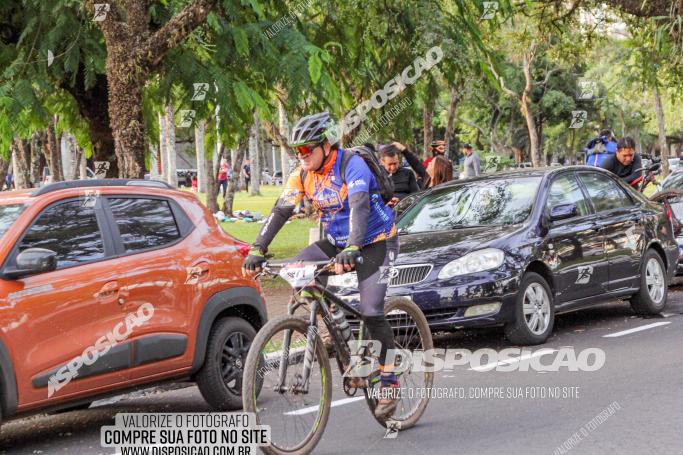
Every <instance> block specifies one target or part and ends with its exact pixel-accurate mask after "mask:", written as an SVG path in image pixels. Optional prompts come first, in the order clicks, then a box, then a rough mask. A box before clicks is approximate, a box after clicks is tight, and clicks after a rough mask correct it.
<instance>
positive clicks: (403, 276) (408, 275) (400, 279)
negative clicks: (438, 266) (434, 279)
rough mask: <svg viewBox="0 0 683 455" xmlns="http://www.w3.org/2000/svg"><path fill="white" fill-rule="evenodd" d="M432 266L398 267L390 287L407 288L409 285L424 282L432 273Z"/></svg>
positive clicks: (394, 271)
mask: <svg viewBox="0 0 683 455" xmlns="http://www.w3.org/2000/svg"><path fill="white" fill-rule="evenodd" d="M433 267H434V266H433V265H432V264H410V265H397V266H394V269H393V270H392V277H391V281H389V286H390V287H396V286H405V285H407V284H417V283H419V282H421V281H424V280H425V279H426V278H427V275H429V272H431V271H432V268H433Z"/></svg>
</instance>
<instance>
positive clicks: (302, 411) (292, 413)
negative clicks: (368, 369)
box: [285, 396, 365, 416]
mask: <svg viewBox="0 0 683 455" xmlns="http://www.w3.org/2000/svg"><path fill="white" fill-rule="evenodd" d="M360 400H365V396H362V397H351V398H343V399H341V400H337V401H333V402H332V403H330V407H332V408H334V407H335V406H341V405H343V404H349V403H353V402H354V401H360ZM318 408H319V406H309V407H307V408H303V409H297V410H296V411H290V412H285V415H286V416H300V415H303V414H310V413H311V412H316V411H317V410H318Z"/></svg>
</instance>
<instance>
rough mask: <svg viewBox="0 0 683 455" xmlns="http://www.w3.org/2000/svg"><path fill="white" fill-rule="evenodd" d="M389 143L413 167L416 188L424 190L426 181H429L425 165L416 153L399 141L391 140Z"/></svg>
mask: <svg viewBox="0 0 683 455" xmlns="http://www.w3.org/2000/svg"><path fill="white" fill-rule="evenodd" d="M391 145H392V146H394V147H395V148H396V150H397V151H398V152H400V153H401V154H402V155H403V158H405V159H406V161H407V162H408V165H409V166H410V167H411V168H413V171H415V174H416V175H417V179H416V180H417V186H418V188H419V189H420V190H424V189H425V188H427V182H428V181H429V176H428V175H427V167H426V166H425V165H424V164H422V162H421V161H420V158H418V157H417V155H415V154H414V153H413V152H411V151H410V150H408V148H407V147H406V146H405V145H403V144H401V143H400V142H392V143H391Z"/></svg>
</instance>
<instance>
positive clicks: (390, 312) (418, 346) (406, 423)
mask: <svg viewBox="0 0 683 455" xmlns="http://www.w3.org/2000/svg"><path fill="white" fill-rule="evenodd" d="M384 314H385V315H386V317H387V321H389V325H390V326H391V328H392V329H393V332H394V344H395V347H396V349H397V350H400V349H403V350H406V351H411V352H414V351H419V350H422V351H426V350H428V349H432V348H433V347H434V343H433V341H432V332H431V330H430V329H429V324H428V323H427V318H425V316H424V313H422V310H420V308H419V307H418V306H417V305H416V304H415V303H414V302H413V301H412V300H410V299H409V298H407V297H396V298H392V299H389V300H388V301H387V303H386V304H385V305H384ZM365 330H366V334H365V335H364V337H369V334H367V328H366V329H365ZM425 366H427V367H430V366H432V365H431V364H428V363H425ZM399 370H402V368H399ZM421 370H425V368H422V369H415V370H413V368H412V364H408V367H407V368H405V371H401V372H399V373H398V377H399V380H400V382H401V393H400V397H399V400H398V405H397V406H396V410H395V411H394V413H393V414H392V416H391V418H389V419H388V420H383V419H378V418H377V417H375V419H376V420H377V421H378V422H379V424H380V425H382V426H387V422H388V421H392V422H393V424H394V425H397V426H398V428H399V429H401V430H406V429H408V428H410V427H412V426H414V425H415V424H416V423H417V421H418V420H419V419H420V417H422V414H424V412H425V410H426V409H427V404H429V393H430V389H431V387H432V385H433V383H434V373H432V372H430V371H421ZM379 387H380V381H379V376H378V375H375V377H373V378H370V387H368V388H366V389H365V390H364V391H365V401H366V402H367V404H368V406H369V407H370V411H371V412H372V415H373V416H374V415H375V407H376V406H377V402H378V400H377V398H375V397H377V396H378V395H379V392H378V389H379Z"/></svg>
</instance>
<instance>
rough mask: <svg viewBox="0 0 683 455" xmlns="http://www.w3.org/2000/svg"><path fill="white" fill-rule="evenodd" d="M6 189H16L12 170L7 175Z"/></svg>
mask: <svg viewBox="0 0 683 455" xmlns="http://www.w3.org/2000/svg"><path fill="white" fill-rule="evenodd" d="M5 189H7V191H12V190H13V189H14V176H13V175H12V173H11V172H8V173H7V175H6V176H5Z"/></svg>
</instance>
